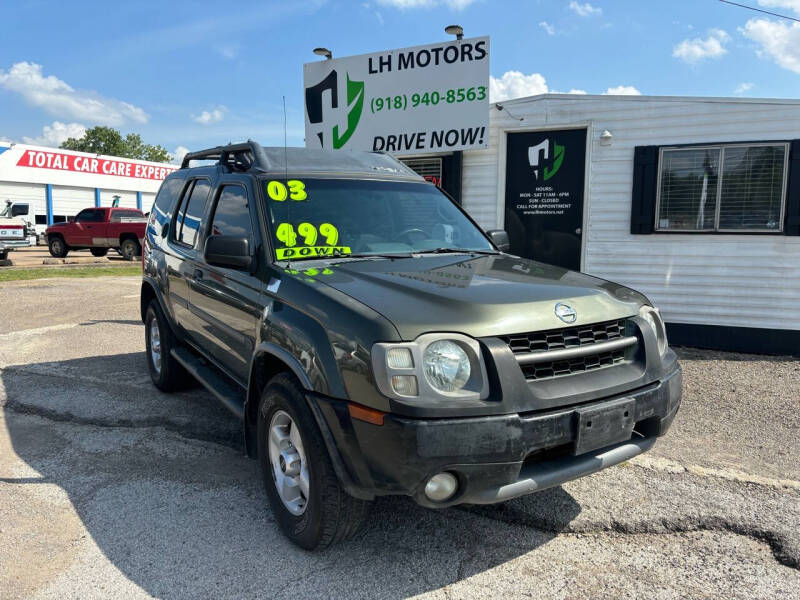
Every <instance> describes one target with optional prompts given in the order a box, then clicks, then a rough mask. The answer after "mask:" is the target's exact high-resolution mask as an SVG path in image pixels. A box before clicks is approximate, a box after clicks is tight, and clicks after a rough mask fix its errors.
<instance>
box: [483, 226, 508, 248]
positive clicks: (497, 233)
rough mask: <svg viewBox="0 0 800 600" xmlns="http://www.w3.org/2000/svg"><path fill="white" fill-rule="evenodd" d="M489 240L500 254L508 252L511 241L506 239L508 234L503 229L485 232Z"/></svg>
mask: <svg viewBox="0 0 800 600" xmlns="http://www.w3.org/2000/svg"><path fill="white" fill-rule="evenodd" d="M486 235H488V236H489V239H490V240H492V242H494V245H495V246H497V249H498V250H500V252H508V251H509V250H511V240H509V239H508V233H506V232H505V230H503V229H490V230H489V231H487V232H486Z"/></svg>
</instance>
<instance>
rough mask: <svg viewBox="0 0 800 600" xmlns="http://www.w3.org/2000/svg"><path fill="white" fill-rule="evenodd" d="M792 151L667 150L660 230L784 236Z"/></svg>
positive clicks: (741, 147) (763, 147)
mask: <svg viewBox="0 0 800 600" xmlns="http://www.w3.org/2000/svg"><path fill="white" fill-rule="evenodd" d="M788 146H789V145H788V144H783V143H781V144H730V145H718V146H702V147H697V146H696V147H683V148H662V149H661V156H660V160H659V165H660V167H659V173H658V177H659V181H658V197H657V200H656V207H657V210H656V223H655V226H656V230H657V231H700V232H702V231H706V232H715V231H721V232H737V231H751V232H771V233H779V232H781V231H782V230H783V214H784V206H785V201H786V179H787V160H788V156H789V148H788Z"/></svg>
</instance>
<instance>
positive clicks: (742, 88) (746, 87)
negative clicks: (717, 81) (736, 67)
mask: <svg viewBox="0 0 800 600" xmlns="http://www.w3.org/2000/svg"><path fill="white" fill-rule="evenodd" d="M754 87H755V84H752V83H749V82H744V83H740V84H739V85H737V86H736V89H735V90H733V93H734V94H744V93H745V92H749V91H750V90H752V89H753V88H754Z"/></svg>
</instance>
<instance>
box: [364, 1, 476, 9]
mask: <svg viewBox="0 0 800 600" xmlns="http://www.w3.org/2000/svg"><path fill="white" fill-rule="evenodd" d="M474 2H475V0H378V4H382V5H384V6H392V7H394V8H399V9H400V10H413V9H415V8H434V7H436V6H446V7H447V8H449V9H451V10H463V9H465V8H467V7H468V6H469V5H470V4H473V3H474Z"/></svg>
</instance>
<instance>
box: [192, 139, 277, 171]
mask: <svg viewBox="0 0 800 600" xmlns="http://www.w3.org/2000/svg"><path fill="white" fill-rule="evenodd" d="M192 160H216V161H218V164H220V165H224V166H226V167H228V168H229V169H231V170H232V171H249V170H250V169H252V168H253V167H256V168H259V169H263V170H264V171H269V169H270V162H269V160H268V159H267V156H266V154H264V149H263V148H262V147H261V144H259V143H258V142H254V141H253V140H247V141H246V142H240V143H237V144H228V145H226V146H216V147H214V148H206V149H205V150H197V151H196V152H187V153H186V154H185V155H184V157H183V160H182V161H181V169H186V168H188V167H189V162H190V161H192Z"/></svg>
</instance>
